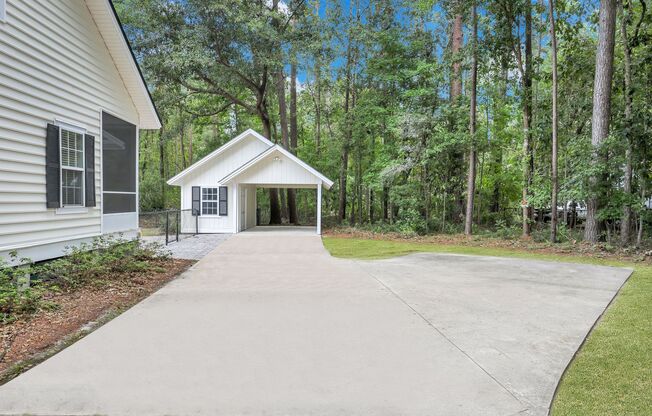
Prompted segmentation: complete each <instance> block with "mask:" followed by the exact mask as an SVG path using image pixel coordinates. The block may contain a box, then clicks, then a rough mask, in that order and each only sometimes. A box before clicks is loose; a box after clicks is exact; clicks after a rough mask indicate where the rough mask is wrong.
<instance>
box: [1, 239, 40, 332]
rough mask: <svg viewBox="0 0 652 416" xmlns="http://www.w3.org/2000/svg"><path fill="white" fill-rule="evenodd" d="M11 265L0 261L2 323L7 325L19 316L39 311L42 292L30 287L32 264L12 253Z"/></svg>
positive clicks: (37, 288) (37, 287) (38, 287)
mask: <svg viewBox="0 0 652 416" xmlns="http://www.w3.org/2000/svg"><path fill="white" fill-rule="evenodd" d="M10 258H11V263H7V262H6V261H4V260H3V259H0V323H2V324H7V323H9V322H11V321H13V320H14V319H15V317H16V316H17V315H20V314H23V313H32V312H35V311H36V310H37V309H38V305H39V302H40V299H41V294H42V290H41V288H40V286H38V285H36V286H30V285H29V280H28V279H29V276H30V274H31V273H32V269H33V266H32V262H31V261H30V260H29V259H26V258H18V254H17V253H16V252H15V251H13V252H11V253H10Z"/></svg>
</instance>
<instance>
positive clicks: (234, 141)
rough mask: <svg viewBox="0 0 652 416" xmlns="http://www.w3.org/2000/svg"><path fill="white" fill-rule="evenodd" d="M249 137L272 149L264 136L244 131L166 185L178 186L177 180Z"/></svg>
mask: <svg viewBox="0 0 652 416" xmlns="http://www.w3.org/2000/svg"><path fill="white" fill-rule="evenodd" d="M249 136H253V137H255V138H256V139H258V140H260V141H261V142H263V143H265V144H266V145H267V146H269V147H270V148H272V147H274V143H272V142H270V141H269V140H267V139H266V138H265V137H264V136H262V135H261V134H259V133H258V132H257V131H255V130H253V129H248V130H245V131H244V132H242V133H240V134H239V135H237V136H236V137H234V138H233V139H231V140H229V141H228V142H226V143H224V144H223V145H222V146H220V147H218V148H217V149H216V150H214V151H213V152H212V153H209V154H208V155H207V156H204V157H203V158H202V159H200V160H199V161H197V162H195V163H194V164H192V166H189V167H188V168H186V169H185V170H183V171H181V172H179V173H178V174H177V175H175V176H173V177H172V178H170V179H169V180H168V182H167V183H168V185H178V184H179V180H180V179H181V178H183V177H184V176H186V175H188V174H189V173H190V172H192V171H194V170H195V169H197V168H198V167H200V166H202V165H204V164H205V163H207V162H209V161H210V160H212V159H214V158H216V157H217V156H219V155H220V154H222V153H224V151H226V150H227V149H229V148H231V147H233V146H234V145H235V144H237V143H238V142H240V141H242V140H244V139H245V138H246V137H249Z"/></svg>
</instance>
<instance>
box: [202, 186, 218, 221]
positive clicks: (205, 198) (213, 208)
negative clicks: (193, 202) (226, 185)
mask: <svg viewBox="0 0 652 416" xmlns="http://www.w3.org/2000/svg"><path fill="white" fill-rule="evenodd" d="M217 196H218V188H201V213H202V215H217Z"/></svg>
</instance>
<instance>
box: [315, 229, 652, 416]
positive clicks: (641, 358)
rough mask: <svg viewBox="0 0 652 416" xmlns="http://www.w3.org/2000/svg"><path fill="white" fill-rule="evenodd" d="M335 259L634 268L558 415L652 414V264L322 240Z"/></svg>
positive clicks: (569, 380) (566, 384) (579, 363)
mask: <svg viewBox="0 0 652 416" xmlns="http://www.w3.org/2000/svg"><path fill="white" fill-rule="evenodd" d="M323 241H324V245H325V246H326V248H327V249H328V250H329V251H330V253H331V254H332V255H333V256H335V257H343V258H358V259H381V258H388V257H395V256H401V255H405V254H410V253H416V252H438V253H457V254H476V255H485V256H500V257H519V258H532V259H538V260H550V261H565V262H575V263H590V264H598V265H609V266H625V267H633V268H634V269H635V271H634V274H633V275H632V277H631V278H630V279H629V280H628V282H627V283H626V284H625V286H624V287H623V289H622V290H621V292H620V294H619V295H618V297H617V298H616V300H615V301H614V302H613V303H612V305H611V306H610V307H609V309H608V310H607V312H606V313H605V314H604V316H603V318H602V320H601V321H600V322H599V324H598V325H597V326H596V328H595V329H594V331H593V332H592V333H591V334H590V336H589V338H588V340H587V341H586V343H585V344H584V346H583V347H582V349H581V350H580V352H579V354H578V355H577V356H576V358H575V360H574V361H573V362H572V363H571V366H570V368H569V370H568V372H567V373H566V375H565V376H564V378H563V380H562V383H561V385H560V387H559V391H558V393H557V396H556V399H555V401H554V403H553V409H552V414H553V415H555V416H559V415H569V416H570V415H572V416H580V415H596V416H597V415H600V416H603V415H652V266H650V265H649V264H643V263H632V262H623V261H616V260H606V259H596V258H592V257H588V256H583V257H573V256H568V255H555V254H543V253H534V252H527V251H523V250H518V249H508V248H485V247H470V246H460V245H443V244H431V243H418V242H410V241H386V240H365V239H356V238H336V237H324V238H323Z"/></svg>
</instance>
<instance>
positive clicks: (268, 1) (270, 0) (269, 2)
mask: <svg viewBox="0 0 652 416" xmlns="http://www.w3.org/2000/svg"><path fill="white" fill-rule="evenodd" d="M265 6H267V7H269V8H270V10H271V8H272V7H274V0H265ZM278 11H279V12H281V13H283V14H284V15H286V16H287V15H289V14H290V8H289V7H288V5H287V4H286V3H285V2H284V1H282V0H280V1H279V2H278Z"/></svg>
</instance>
